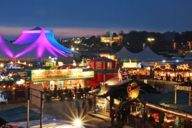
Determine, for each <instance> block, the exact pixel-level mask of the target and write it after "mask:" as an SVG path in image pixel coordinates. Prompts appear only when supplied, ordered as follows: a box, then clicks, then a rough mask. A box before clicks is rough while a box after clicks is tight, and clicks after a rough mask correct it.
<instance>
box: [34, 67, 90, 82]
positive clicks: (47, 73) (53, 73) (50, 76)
mask: <svg viewBox="0 0 192 128" xmlns="http://www.w3.org/2000/svg"><path fill="white" fill-rule="evenodd" d="M93 77H94V71H83V69H81V68H76V69H62V70H44V69H41V70H32V71H31V79H32V81H50V80H66V79H79V78H93Z"/></svg>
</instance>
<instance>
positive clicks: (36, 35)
mask: <svg viewBox="0 0 192 128" xmlns="http://www.w3.org/2000/svg"><path fill="white" fill-rule="evenodd" d="M13 44H14V45H15V46H16V47H18V46H19V47H25V48H23V50H22V51H20V52H18V53H17V54H16V55H15V58H21V57H32V58H45V57H49V56H52V57H59V58H60V57H69V56H72V55H73V52H72V51H71V50H70V49H68V48H66V47H64V46H62V45H61V44H59V43H58V42H57V40H56V39H55V38H54V35H53V33H52V31H50V30H46V29H45V28H39V27H36V28H35V29H32V30H27V31H23V32H22V34H21V36H20V37H19V38H18V39H17V40H16V41H14V42H13Z"/></svg>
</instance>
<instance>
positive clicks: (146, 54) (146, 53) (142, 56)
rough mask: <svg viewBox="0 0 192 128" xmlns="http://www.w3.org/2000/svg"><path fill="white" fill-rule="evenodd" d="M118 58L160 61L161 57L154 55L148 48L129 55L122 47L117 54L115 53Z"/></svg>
mask: <svg viewBox="0 0 192 128" xmlns="http://www.w3.org/2000/svg"><path fill="white" fill-rule="evenodd" d="M116 54H117V56H118V58H120V59H121V60H123V59H135V60H141V61H146V60H162V59H163V57H162V56H160V55H157V54H156V53H154V52H153V51H152V50H151V49H150V48H149V47H146V48H145V49H143V51H141V52H139V53H131V52H129V51H128V50H127V49H126V48H125V47H123V48H122V49H121V50H120V51H119V52H117V53H116Z"/></svg>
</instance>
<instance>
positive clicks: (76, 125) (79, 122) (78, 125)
mask: <svg viewBox="0 0 192 128" xmlns="http://www.w3.org/2000/svg"><path fill="white" fill-rule="evenodd" d="M73 125H74V126H75V127H78V128H80V127H82V126H83V122H82V121H81V120H80V119H75V120H74V121H73Z"/></svg>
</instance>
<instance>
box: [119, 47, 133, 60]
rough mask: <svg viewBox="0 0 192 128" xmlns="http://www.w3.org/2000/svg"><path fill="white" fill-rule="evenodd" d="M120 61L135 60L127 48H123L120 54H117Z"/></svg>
mask: <svg viewBox="0 0 192 128" xmlns="http://www.w3.org/2000/svg"><path fill="white" fill-rule="evenodd" d="M116 55H117V57H118V58H119V59H120V60H123V59H135V57H134V54H133V53H131V52H129V51H128V50H127V49H126V48H125V47H122V48H121V50H120V51H119V52H117V53H116Z"/></svg>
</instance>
